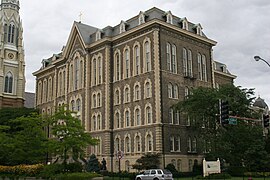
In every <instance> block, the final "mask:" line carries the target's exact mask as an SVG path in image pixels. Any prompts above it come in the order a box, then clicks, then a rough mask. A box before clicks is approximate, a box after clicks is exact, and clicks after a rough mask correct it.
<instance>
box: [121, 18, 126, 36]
mask: <svg viewBox="0 0 270 180" xmlns="http://www.w3.org/2000/svg"><path fill="white" fill-rule="evenodd" d="M123 32H126V23H125V22H124V21H121V23H120V34H121V33H123Z"/></svg>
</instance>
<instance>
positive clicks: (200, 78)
mask: <svg viewBox="0 0 270 180" xmlns="http://www.w3.org/2000/svg"><path fill="white" fill-rule="evenodd" d="M197 58H198V76H199V80H203V75H202V55H201V54H200V53H198V57H197Z"/></svg>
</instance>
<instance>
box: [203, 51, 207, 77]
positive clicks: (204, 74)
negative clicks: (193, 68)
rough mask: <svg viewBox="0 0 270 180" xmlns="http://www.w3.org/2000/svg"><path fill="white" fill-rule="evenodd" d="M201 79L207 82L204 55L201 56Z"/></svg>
mask: <svg viewBox="0 0 270 180" xmlns="http://www.w3.org/2000/svg"><path fill="white" fill-rule="evenodd" d="M202 78H203V80H204V81H205V82H207V73H206V58H205V55H202Z"/></svg>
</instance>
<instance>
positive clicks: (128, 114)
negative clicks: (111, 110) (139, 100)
mask: <svg viewBox="0 0 270 180" xmlns="http://www.w3.org/2000/svg"><path fill="white" fill-rule="evenodd" d="M125 120H126V122H125V124H126V127H129V126H130V125H131V124H130V112H129V111H128V110H126V112H125Z"/></svg>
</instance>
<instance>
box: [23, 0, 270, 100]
mask: <svg viewBox="0 0 270 180" xmlns="http://www.w3.org/2000/svg"><path fill="white" fill-rule="evenodd" d="M20 4H21V9H20V14H21V19H22V21H23V27H24V45H25V61H26V81H27V82H26V91H30V92H34V91H35V78H34V77H33V75H32V73H33V72H34V71H36V70H38V69H39V68H40V67H41V60H42V59H44V58H48V57H50V56H51V55H52V54H53V53H58V52H60V51H61V49H62V47H63V46H64V45H65V44H66V42H67V39H68V36H69V33H70V30H71V27H72V24H73V22H74V21H79V20H80V19H79V14H80V12H82V14H83V15H82V23H85V24H88V25H91V26H94V27H97V28H100V29H102V28H104V27H106V26H108V25H110V26H115V25H117V24H119V23H120V21H121V20H128V19H130V18H131V17H134V16H136V15H137V14H139V12H140V11H146V10H148V9H150V8H152V7H154V6H155V7H158V8H160V9H162V10H164V11H169V10H170V11H171V12H172V14H173V15H176V16H178V17H181V18H182V17H186V18H187V19H188V21H190V22H193V23H195V24H196V23H200V24H201V25H202V27H203V32H204V33H205V34H206V35H207V37H208V38H210V39H213V40H215V41H217V42H218V43H217V45H216V46H215V47H214V59H215V60H217V61H220V62H223V63H225V64H227V66H228V69H229V70H230V72H231V73H232V74H234V75H237V79H236V80H235V85H237V86H238V85H240V86H242V87H247V88H255V91H256V96H258V95H260V97H261V98H263V99H265V100H266V102H267V103H268V104H270V84H269V82H270V78H269V77H270V76H269V75H270V68H269V67H268V66H267V64H266V63H264V62H262V61H259V62H256V61H255V60H254V59H253V57H254V56H255V55H259V56H261V57H262V58H264V59H265V60H267V61H268V62H270V10H269V9H270V1H269V0H222V1H221V0H203V1H202V0H20Z"/></svg>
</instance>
